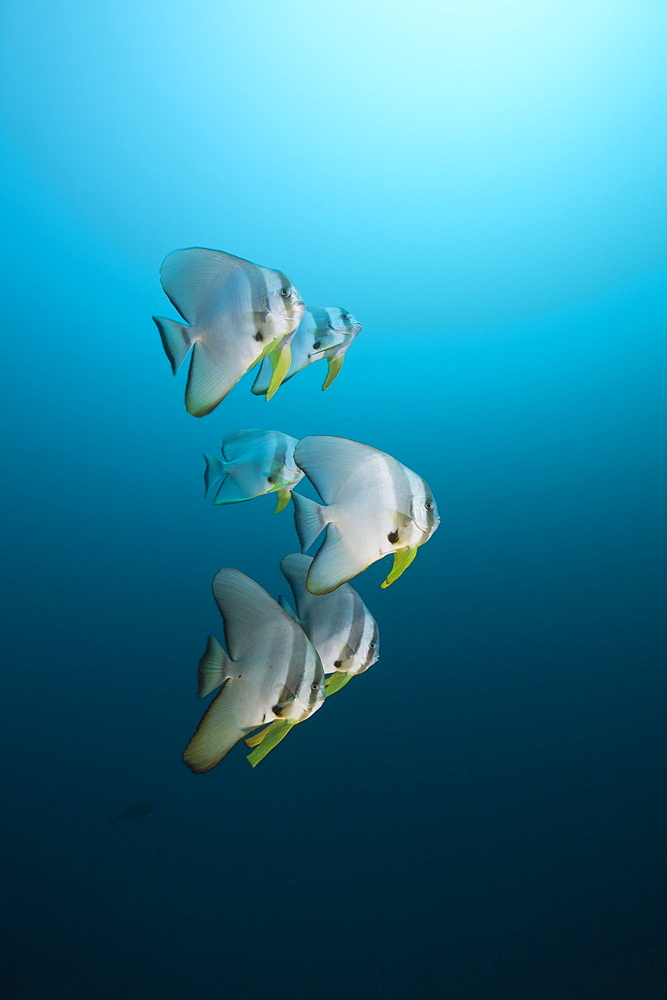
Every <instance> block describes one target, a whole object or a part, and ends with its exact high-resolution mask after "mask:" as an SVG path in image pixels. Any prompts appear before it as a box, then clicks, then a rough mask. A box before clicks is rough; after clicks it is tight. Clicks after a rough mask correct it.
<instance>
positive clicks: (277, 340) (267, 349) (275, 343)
mask: <svg viewBox="0 0 667 1000" xmlns="http://www.w3.org/2000/svg"><path fill="white" fill-rule="evenodd" d="M283 337H284V334H282V333H280V334H278V336H277V337H274V338H273V340H270V341H269V342H268V344H264V347H263V348H262V353H261V354H260V355H259V357H258V358H255V360H254V361H253V363H252V364H251V365H250V366H249V367H248V368H246V371H249V372H251V371H252V370H253V368H254V367H255V365H258V364H260V363H261V362H262V361H263V360H264V358H265V357H266V356H267V354H271V352H272V351H273V350H274V348H276V347H277V346H278V344H279V343H280V341H281V340H282V339H283ZM290 353H291V352H290Z"/></svg>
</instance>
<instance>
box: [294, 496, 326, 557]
mask: <svg viewBox="0 0 667 1000" xmlns="http://www.w3.org/2000/svg"><path fill="white" fill-rule="evenodd" d="M292 501H293V503H294V523H295V524H296V530H297V534H298V536H299V541H300V542H301V551H302V552H305V551H306V549H309V548H310V546H311V545H312V544H313V542H314V541H315V539H316V538H317V536H318V535H319V534H320V532H321V531H322V530H323V528H324V527H325V525H326V524H328V518H327V516H326V508H325V507H323V506H322V504H320V503H316V502H315V500H311V499H310V497H305V496H303V495H302V494H301V493H292Z"/></svg>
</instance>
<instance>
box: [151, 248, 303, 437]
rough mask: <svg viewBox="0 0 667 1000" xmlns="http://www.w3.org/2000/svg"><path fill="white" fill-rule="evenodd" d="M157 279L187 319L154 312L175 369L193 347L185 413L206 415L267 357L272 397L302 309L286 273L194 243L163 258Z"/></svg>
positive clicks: (283, 370)
mask: <svg viewBox="0 0 667 1000" xmlns="http://www.w3.org/2000/svg"><path fill="white" fill-rule="evenodd" d="M160 280H161V282H162V287H163V288H164V291H165V293H166V294H167V296H168V297H169V299H170V301H171V302H172V304H173V305H174V306H175V307H176V309H177V310H178V311H179V313H180V314H181V316H182V317H183V319H184V320H186V322H187V323H188V324H189V325H187V326H186V325H184V324H182V323H179V322H177V321H176V320H172V319H166V318H165V317H162V316H154V317H153V320H154V322H155V324H156V326H157V328H158V330H159V332H160V336H161V338H162V343H163V346H164V349H165V352H166V354H167V357H168V358H169V361H170V362H171V366H172V370H173V372H174V374H176V372H177V371H178V369H179V368H180V366H181V365H182V363H183V361H184V360H185V358H186V357H187V355H188V353H189V352H190V349H191V348H192V360H191V361H190V370H189V372H188V381H187V387H186V390H185V404H186V407H187V409H188V412H189V413H191V414H192V415H193V416H195V417H203V416H204V415H205V414H207V413H210V412H211V410H213V409H215V407H216V406H217V405H218V403H220V402H221V401H222V400H223V399H224V398H225V396H226V395H227V394H228V393H229V392H230V391H231V390H232V389H233V388H234V386H235V385H236V383H237V382H238V381H239V379H240V378H241V377H242V376H243V375H244V374H245V373H246V372H247V371H248V370H249V369H250V368H252V367H253V365H255V364H257V362H258V361H261V360H262V359H263V358H265V357H268V358H269V364H270V365H271V366H272V371H273V373H272V376H271V378H270V380H269V388H268V390H267V398H270V397H271V396H272V395H273V393H274V392H275V391H276V389H277V388H278V386H279V385H280V382H281V381H282V378H283V376H284V374H285V372H286V371H287V370H288V368H289V365H290V359H291V348H290V341H291V338H292V335H293V334H294V332H295V330H296V328H297V327H298V325H299V322H300V320H301V317H302V315H303V311H304V308H305V305H304V302H303V300H302V299H301V296H300V294H299V292H298V290H297V289H296V288H295V286H294V285H293V284H292V282H291V281H290V280H289V278H288V277H287V276H286V275H284V274H283V273H282V271H275V270H271V269H270V268H266V267H260V266H259V265H258V264H252V263H251V262H250V261H247V260H243V259H242V258H241V257H234V256H233V255H232V254H228V253H224V252H223V251H221V250H207V249H205V248H203V247H191V248H189V249H187V250H175V251H174V252H173V253H170V254H169V255H168V256H167V257H165V259H164V261H163V262H162V267H161V269H160Z"/></svg>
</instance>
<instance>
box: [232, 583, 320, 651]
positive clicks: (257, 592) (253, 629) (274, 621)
mask: <svg viewBox="0 0 667 1000" xmlns="http://www.w3.org/2000/svg"><path fill="white" fill-rule="evenodd" d="M213 596H214V597H215V601H216V604H217V605H218V608H219V610H220V614H221V615H222V617H223V620H224V624H225V639H226V641H227V649H228V650H229V655H230V656H231V658H232V659H233V660H240V659H241V658H242V657H243V656H244V654H245V653H247V652H248V651H249V650H250V649H252V648H257V647H258V646H259V647H261V645H262V640H263V637H265V636H266V635H267V633H268V634H269V635H271V634H272V633H275V631H276V629H285V628H287V629H288V630H294V629H298V631H299V632H301V629H300V628H299V626H298V625H297V624H296V623H295V622H294V621H292V619H291V618H290V617H289V615H287V614H286V613H285V612H284V611H283V610H282V608H281V607H280V605H279V604H278V602H277V601H274V599H273V598H272V597H270V596H269V594H267V592H266V591H265V590H263V588H262V587H260V586H259V584H258V583H255V581H254V580H251V579H250V577H248V576H246V575H245V574H244V573H241V572H240V571H239V570H237V569H221V570H220V571H219V572H218V573H217V574H216V576H215V579H214V580H213Z"/></svg>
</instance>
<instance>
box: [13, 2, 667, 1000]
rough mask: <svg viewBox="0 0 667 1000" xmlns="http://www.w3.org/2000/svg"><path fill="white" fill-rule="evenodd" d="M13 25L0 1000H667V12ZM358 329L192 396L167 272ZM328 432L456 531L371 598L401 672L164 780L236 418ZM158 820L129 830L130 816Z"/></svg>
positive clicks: (373, 572)
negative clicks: (229, 268) (315, 353)
mask: <svg viewBox="0 0 667 1000" xmlns="http://www.w3.org/2000/svg"><path fill="white" fill-rule="evenodd" d="M190 7H191V9H189V8H188V5H181V4H178V5H177V4H174V3H170V2H169V0H165V2H161V3H158V2H157V0H146V2H144V3H142V4H138V5H134V4H124V5H123V4H120V5H119V4H118V3H117V2H111V0H97V2H96V3H95V4H84V3H82V2H80V0H69V2H67V0H50V2H49V3H46V2H44V0H35V3H33V4H30V5H26V4H20V3H18V2H8V3H6V4H5V5H4V9H3V13H2V31H1V32H0V35H1V38H2V41H1V42H0V45H1V49H0V64H1V65H2V78H3V82H2V104H1V108H0V112H1V119H2V135H3V139H2V142H3V150H2V153H3V155H2V198H3V214H4V218H5V234H6V235H5V239H4V241H3V263H2V274H3V279H4V281H3V285H4V292H3V320H4V324H3V325H4V337H3V352H2V372H3V390H2V396H1V400H2V407H3V427H4V428H5V433H4V434H3V442H4V448H3V458H2V513H3V517H2V524H3V527H4V528H5V529H6V530H5V532H4V534H5V538H4V548H5V551H6V553H7V555H6V558H5V559H4V561H3V566H4V574H3V577H4V588H3V591H4V596H3V602H2V605H3V611H4V612H5V613H6V623H7V624H6V631H5V638H4V641H3V652H4V656H3V662H4V671H3V689H2V690H3V694H2V699H1V700H0V705H1V708H0V711H1V713H2V717H1V725H0V734H1V739H2V744H3V751H2V760H3V765H4V766H3V790H2V813H3V822H2V856H3V859H4V861H5V863H6V864H5V868H6V873H5V876H4V880H3V887H2V898H3V902H4V904H5V909H4V915H3V917H2V924H1V929H2V943H1V944H0V996H3V997H4V996H7V997H12V998H16V1000H24V998H31V1000H37V998H38V1000H64V998H68V1000H69V998H75V1000H110V998H125V1000H200V998H206V1000H210V998H218V997H220V998H224V1000H236V998H239V1000H242V998H243V1000H244V998H246V997H263V996H270V997H272V998H273V1000H283V998H285V1000H288V998H289V1000H302V998H303V1000H305V998H321V1000H338V998H357V997H360V998H361V997H363V998H378V1000H406V998H407V1000H411V998H425V997H438V998H439V997H447V998H451V1000H617V998H622V1000H659V998H661V997H664V996H665V995H667V977H666V976H665V967H664V940H665V926H664V923H665V921H664V910H663V901H664V884H663V882H662V877H663V876H664V817H665V813H664V799H663V794H664V767H665V762H666V761H665V757H666V754H665V739H664V697H665V681H664V678H665V673H664V650H665V641H664V640H665V637H664V631H663V623H662V615H663V614H664V603H663V602H664V597H665V595H664V590H665V574H664V566H665V556H666V555H667V552H666V549H667V546H666V545H665V541H666V539H665V534H666V532H665V518H664V513H665V495H666V494H665V462H664V455H665V451H664V448H665V433H664V431H665V418H666V416H667V413H666V412H665V411H666V405H665V391H664V385H665V353H666V351H665V329H666V327H665V318H666V316H667V295H666V282H665V271H664V258H665V248H666V246H667V240H666V234H665V229H666V226H665V222H666V214H667V213H666V211H665V173H666V171H665V168H666V164H667V157H666V155H665V153H666V146H667V129H666V126H665V114H664V109H665V98H666V96H667V94H666V91H667V82H666V78H665V74H664V61H665V53H666V50H667V44H666V43H667V31H666V23H665V22H666V15H665V8H664V5H663V4H661V3H657V2H651V0H633V2H632V3H630V2H629V0H617V2H614V0H611V2H607V3H604V4H603V3H599V2H595V0H583V2H577V3H575V2H570V0H560V2H557V3H556V2H550V0H549V2H543V3H537V4H536V3H534V2H528V0H522V2H520V0H507V2H504V3H501V2H497V3H496V2H491V0H468V2H466V3H465V4H464V3H458V4H454V3H447V4H441V3H436V2H432V3H429V2H424V0H415V2H414V3H411V4H410V5H408V6H407V7H404V8H401V7H397V6H391V5H385V4H380V3H377V2H374V0H371V2H369V3H365V4H357V3H352V2H350V0H336V2H334V0H322V2H320V3H318V4H305V3H298V2H295V0H286V2H285V3H282V4H280V5H274V4H270V3H267V2H261V0H254V2H247V3H244V4H237V5H234V6H232V5H222V4H219V3H214V2H212V0H201V2H198V3H196V4H193V5H190ZM193 245H194V246H197V245H199V246H206V247H214V248H218V249H222V250H226V251H229V252H231V253H234V254H237V255H240V256H243V257H246V258H248V259H250V260H253V261H256V262H257V263H260V264H263V265H265V266H268V267H276V268H280V269H282V270H283V271H285V272H286V273H287V274H288V275H289V277H290V278H291V279H292V280H293V281H294V282H295V283H296V285H297V286H298V288H299V289H300V291H301V292H302V293H303V295H304V297H305V298H306V300H307V301H308V302H309V303H311V304H314V305H340V306H342V307H344V308H346V309H348V310H350V311H352V312H353V313H354V314H355V315H356V316H358V317H359V319H360V321H361V322H362V323H363V326H364V329H363V331H362V333H361V334H360V336H359V337H358V338H357V341H356V342H355V344H354V345H353V346H352V348H351V349H350V351H349V352H348V356H347V360H346V363H345V366H344V368H343V371H342V373H341V375H340V376H339V378H338V380H337V381H336V382H335V383H334V385H333V386H332V387H331V388H330V389H329V390H327V392H325V393H322V392H321V391H320V385H321V382H322V379H323V377H324V366H323V365H317V366H313V367H312V368H311V369H310V370H309V371H306V372H303V373H301V374H300V375H299V376H297V377H296V378H294V379H292V380H291V381H290V382H289V383H288V384H287V385H285V386H284V387H283V388H281V390H280V391H279V392H278V393H277V395H276V396H275V397H274V398H273V399H272V400H271V401H270V402H269V403H266V402H265V401H264V400H263V399H259V398H256V397H254V396H252V395H251V393H250V391H249V390H250V384H251V381H252V376H249V377H248V378H246V379H245V380H244V381H243V382H241V383H240V384H239V385H238V386H237V387H236V389H235V390H234V391H233V392H232V394H231V395H230V396H229V397H228V398H227V399H226V400H225V401H224V402H223V403H222V404H221V405H220V407H219V408H218V409H217V410H215V411H214V412H213V413H212V414H211V415H210V416H208V417H206V418H204V419H201V420H197V419H194V418H192V417H191V416H189V415H188V414H187V412H186V410H185V407H184V404H183V390H184V378H183V375H182V374H181V375H180V376H178V377H176V378H174V377H173V376H172V374H171V371H170V368H169V364H168V361H167V359H166V357H165V356H164V353H163V350H162V346H161V344H160V341H159V337H158V335H157V332H156V329H155V327H154V325H153V323H152V321H151V314H153V313H158V314H165V315H175V314H174V313H173V311H172V310H170V308H169V304H168V302H167V300H166V298H165V297H164V295H163V293H162V291H161V288H160V284H159V266H160V263H161V261H162V259H163V257H164V256H165V255H166V254H167V253H169V252H170V251H171V250H174V249H176V248H177V247H184V246H193ZM252 426H255V427H267V428H276V429H279V430H282V431H284V432H285V433H287V434H290V435H293V436H295V437H300V436H303V435H305V434H313V433H315V434H338V435H343V436H347V437H351V438H353V439H355V440H360V441H364V442H366V443H368V444H371V445H374V446H376V447H378V448H381V449H383V450H385V451H388V452H390V453H391V454H392V455H394V456H395V457H396V458H398V459H399V460H400V461H402V462H404V463H405V464H406V465H408V466H409V467H410V468H412V469H414V470H415V471H417V472H418V473H420V474H421V475H422V476H424V478H425V479H427V481H428V482H429V484H430V486H431V487H432V489H433V491H434V494H435V496H436V498H437V500H438V504H439V507H440V511H441V514H442V518H443V519H442V524H441V527H440V529H439V531H438V532H437V534H436V535H435V536H434V537H433V538H432V540H431V541H430V542H429V543H428V545H426V546H424V547H423V548H422V549H421V550H420V551H419V554H418V556H417V559H416V561H415V562H414V563H413V565H412V566H411V567H410V569H409V570H408V571H407V572H406V573H405V575H404V576H403V577H402V578H401V579H400V580H398V581H397V582H396V583H395V584H394V585H393V586H392V587H391V588H389V589H388V590H385V591H382V590H380V589H379V583H380V582H381V580H382V579H383V577H384V575H385V574H386V571H387V565H388V564H387V563H386V562H383V563H378V564H375V565H374V566H372V567H371V568H370V569H369V570H368V571H367V572H366V573H365V574H363V576H361V577H359V578H358V579H357V581H356V586H357V589H358V590H359V592H360V593H361V595H362V597H363V598H364V600H365V601H366V603H367V604H368V606H369V608H370V610H371V611H372V613H373V614H374V616H375V617H376V618H377V620H378V623H379V626H380V632H381V646H382V649H381V653H382V655H381V659H380V661H379V662H378V664H377V665H376V666H374V667H373V668H372V669H371V670H370V671H368V673H366V674H364V675H363V676H361V677H359V678H357V679H355V680H354V681H353V682H352V683H351V684H349V685H348V686H347V687H346V688H345V690H344V691H342V692H341V693H340V694H338V695H336V696H335V697H334V698H332V699H330V700H328V701H327V703H326V704H325V706H324V707H323V709H322V711H320V712H318V713H317V715H316V716H315V717H314V718H313V719H312V720H310V721H308V722H307V723H306V724H305V725H303V726H299V727H298V728H297V729H296V730H295V731H294V732H293V734H292V735H291V736H290V738H289V739H287V740H285V742H284V743H282V744H281V745H280V747H278V748H277V749H276V750H275V751H274V752H273V753H271V754H270V755H269V757H267V759H266V760H265V761H264V762H263V763H262V764H261V765H260V766H259V767H257V768H256V769H255V770H252V769H251V768H249V767H248V765H247V763H246V761H245V760H244V755H243V753H242V751H241V749H240V748H237V749H236V750H235V751H233V752H232V753H231V754H230V755H229V757H228V758H226V759H225V760H224V761H223V762H222V763H221V764H220V765H219V766H218V767H217V768H215V769H214V770H213V771H212V772H210V773H209V774H206V775H203V776H197V775H193V774H191V773H190V772H189V771H188V770H187V769H186V768H185V767H184V766H183V764H182V763H181V760H180V758H181V753H182V751H183V748H184V746H185V744H186V742H187V740H188V739H189V737H190V735H191V733H192V732H193V730H194V728H195V726H196V724H197V721H198V719H199V717H200V715H201V711H202V703H201V702H197V700H196V698H195V686H196V685H195V680H196V678H195V674H196V666H197V661H198V659H199V656H200V655H201V653H202V651H203V648H204V645H205V642H206V636H207V635H208V634H209V633H213V634H214V635H217V636H218V637H219V638H222V630H221V621H220V618H219V615H218V612H217V610H216V607H215V604H214V602H213V598H212V595H211V591H210V585H211V581H212V579H213V576H214V574H215V573H216V572H217V570H218V569H219V568H220V567H222V566H234V567H237V568H239V569H241V570H243V571H244V572H245V573H247V574H249V575H250V576H252V577H253V578H254V579H256V580H257V581H258V582H259V583H260V584H261V585H262V586H264V587H265V588H266V589H267V590H269V591H270V592H271V593H273V594H274V595H277V594H278V593H280V592H282V593H286V592H287V588H286V584H285V581H284V580H283V579H282V577H281V574H280V572H279V568H278V566H279V562H280V559H281V558H282V556H283V555H284V554H286V553H287V552H290V551H296V549H297V538H296V533H295V531H294V524H293V520H292V514H291V511H290V510H289V509H288V510H287V511H286V512H285V513H283V514H280V515H275V516H274V515H273V513H272V510H273V506H274V502H273V500H272V499H270V498H261V499H259V500H256V501H253V502H252V503H247V504H240V505H237V506H235V507H228V508H214V507H213V506H212V504H210V502H209V501H206V500H204V498H203V478H202V476H203V468H204V463H203V458H202V453H203V452H209V453H216V452H217V449H218V448H219V445H220V441H221V439H222V437H223V435H224V434H225V433H226V432H227V431H229V430H233V429H235V428H240V427H252ZM137 802H151V803H153V806H154V809H153V812H152V813H150V814H149V815H145V816H143V817H142V818H140V819H137V820H136V821H135V822H118V823H116V824H114V825H112V824H111V823H110V822H109V817H110V816H117V815H118V814H119V813H121V812H122V811H123V810H124V809H125V808H126V807H128V806H130V805H132V804H133V803H137Z"/></svg>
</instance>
